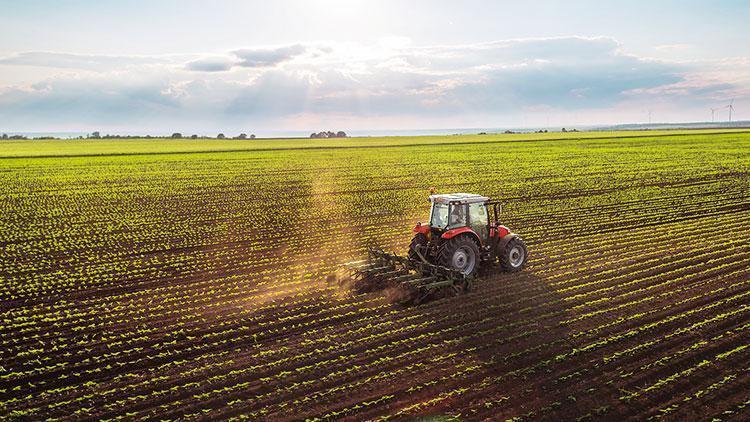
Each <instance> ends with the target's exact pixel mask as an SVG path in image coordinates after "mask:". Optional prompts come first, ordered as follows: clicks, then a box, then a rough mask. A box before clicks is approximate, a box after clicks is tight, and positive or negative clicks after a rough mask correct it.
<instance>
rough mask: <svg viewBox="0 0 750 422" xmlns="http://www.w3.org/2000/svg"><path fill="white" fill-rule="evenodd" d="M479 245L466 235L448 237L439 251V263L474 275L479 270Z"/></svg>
mask: <svg viewBox="0 0 750 422" xmlns="http://www.w3.org/2000/svg"><path fill="white" fill-rule="evenodd" d="M479 260H480V255H479V246H477V244H476V242H474V240H473V239H472V238H470V237H468V236H466V235H464V236H456V237H454V238H452V239H450V240H449V241H448V242H447V243H446V244H445V246H444V247H443V250H442V251H441V252H440V265H442V266H444V267H448V268H452V269H454V270H457V271H460V272H461V273H463V274H464V275H466V276H468V277H474V276H475V275H476V274H477V272H478V271H479V264H480V262H479Z"/></svg>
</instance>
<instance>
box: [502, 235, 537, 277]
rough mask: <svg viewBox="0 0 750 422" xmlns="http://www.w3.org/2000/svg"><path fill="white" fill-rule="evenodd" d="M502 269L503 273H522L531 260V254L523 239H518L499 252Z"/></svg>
mask: <svg viewBox="0 0 750 422" xmlns="http://www.w3.org/2000/svg"><path fill="white" fill-rule="evenodd" d="M498 257H499V258H500V267H501V268H502V269H503V271H509V272H516V271H521V269H523V267H524V265H526V260H528V258H529V252H528V250H527V249H526V244H525V243H524V242H523V239H521V238H520V237H516V238H514V239H512V240H511V241H510V242H508V244H507V245H505V249H504V250H502V251H499V254H498Z"/></svg>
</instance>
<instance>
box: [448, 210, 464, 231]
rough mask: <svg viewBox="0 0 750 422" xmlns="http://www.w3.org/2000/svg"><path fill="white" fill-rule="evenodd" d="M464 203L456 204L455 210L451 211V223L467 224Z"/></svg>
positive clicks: (452, 224)
mask: <svg viewBox="0 0 750 422" xmlns="http://www.w3.org/2000/svg"><path fill="white" fill-rule="evenodd" d="M464 207H465V206H464V205H454V206H453V211H452V212H451V221H450V225H451V226H454V225H458V226H461V225H465V224H466V216H465V215H464Z"/></svg>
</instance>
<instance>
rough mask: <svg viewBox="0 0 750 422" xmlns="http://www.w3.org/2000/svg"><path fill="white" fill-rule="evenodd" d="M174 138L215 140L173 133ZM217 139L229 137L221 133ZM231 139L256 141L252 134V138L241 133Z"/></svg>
mask: <svg viewBox="0 0 750 422" xmlns="http://www.w3.org/2000/svg"><path fill="white" fill-rule="evenodd" d="M172 138H174V139H214V138H211V137H210V136H198V135H195V134H193V135H190V136H182V134H181V133H179V132H175V133H173V134H172ZM215 139H227V137H226V135H224V134H223V133H220V134H218V135H216V138H215ZM231 139H255V134H251V135H250V136H248V135H247V134H246V133H240V134H239V135H237V136H234V137H232V138H231Z"/></svg>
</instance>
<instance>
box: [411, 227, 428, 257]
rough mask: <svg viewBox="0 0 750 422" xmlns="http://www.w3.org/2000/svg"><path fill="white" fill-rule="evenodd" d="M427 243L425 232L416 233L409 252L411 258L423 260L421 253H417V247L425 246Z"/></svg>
mask: <svg viewBox="0 0 750 422" xmlns="http://www.w3.org/2000/svg"><path fill="white" fill-rule="evenodd" d="M426 244H427V236H425V235H424V233H417V234H415V235H414V237H413V238H412V239H411V244H410V245H409V254H408V255H407V256H408V257H409V259H413V260H416V261H419V262H421V261H422V259H421V258H420V257H419V255H417V248H419V247H423V246H424V245H426ZM422 254H424V252H422ZM425 258H427V257H425Z"/></svg>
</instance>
